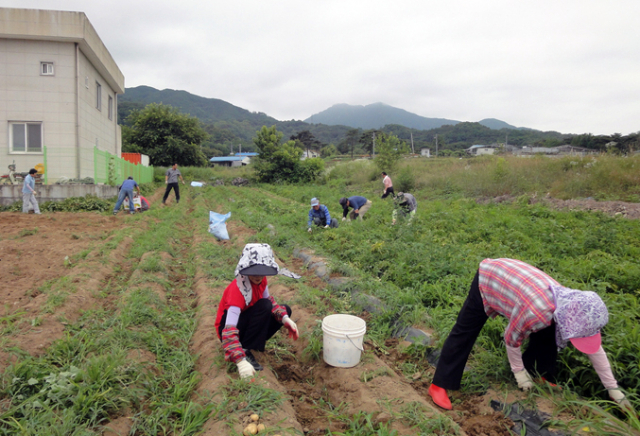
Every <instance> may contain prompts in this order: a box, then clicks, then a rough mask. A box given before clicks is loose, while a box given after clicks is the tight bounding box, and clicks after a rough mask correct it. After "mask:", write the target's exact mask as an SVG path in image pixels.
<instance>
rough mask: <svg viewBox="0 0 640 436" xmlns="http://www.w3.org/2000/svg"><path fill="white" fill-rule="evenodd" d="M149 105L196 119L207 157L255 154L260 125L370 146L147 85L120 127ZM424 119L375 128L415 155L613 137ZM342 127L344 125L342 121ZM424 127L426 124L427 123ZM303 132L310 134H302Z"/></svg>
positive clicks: (128, 105)
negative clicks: (425, 150)
mask: <svg viewBox="0 0 640 436" xmlns="http://www.w3.org/2000/svg"><path fill="white" fill-rule="evenodd" d="M149 103H163V104H167V105H170V106H173V107H175V108H177V109H178V110H179V111H180V112H183V113H186V114H190V115H191V116H194V117H197V118H198V119H200V120H201V121H202V123H203V126H204V129H205V130H206V131H207V133H208V134H209V135H210V138H209V140H207V142H206V143H205V144H203V150H204V151H205V153H206V154H207V155H208V156H209V157H211V156H221V155H227V154H229V153H230V152H237V151H238V149H239V147H240V146H242V150H243V151H253V150H254V144H253V138H254V137H255V136H256V132H257V131H258V130H260V128H262V126H273V125H275V126H276V128H277V129H278V131H280V132H282V133H283V137H284V140H288V139H289V138H291V137H292V136H294V135H295V136H296V137H300V136H302V137H305V138H309V140H310V141H311V144H315V145H312V146H311V148H314V149H320V148H322V147H324V146H326V145H329V144H333V145H335V146H336V148H337V149H338V151H339V152H342V153H345V152H347V150H349V149H350V147H349V144H351V145H354V144H355V148H356V150H357V149H361V150H360V151H362V152H365V150H366V144H367V141H369V142H370V140H369V138H371V133H372V129H363V128H357V127H356V128H354V127H349V126H348V125H327V124H321V123H319V122H318V120H317V119H316V117H315V116H314V117H313V118H310V119H309V120H310V121H313V123H307V122H305V121H295V120H291V121H278V120H276V119H275V118H273V117H270V116H268V115H267V114H264V113H262V112H250V111H248V110H246V109H242V108H240V107H237V106H234V105H232V104H231V103H228V102H226V101H223V100H220V99H215V98H205V97H200V96H197V95H194V94H191V93H189V92H186V91H176V90H172V89H164V90H158V89H155V88H151V87H149V86H138V87H135V88H126V90H125V93H124V95H121V96H119V97H118V122H119V123H120V124H125V125H126V117H127V115H128V114H129V113H130V112H131V111H132V110H134V109H143V108H144V107H145V106H146V105H147V104H149ZM338 106H340V105H338ZM370 106H372V105H370ZM373 106H375V105H373ZM378 106H379V107H378V109H385V108H391V106H387V105H382V104H378ZM334 107H335V106H334ZM391 109H394V110H395V111H396V112H397V113H400V112H402V113H404V114H405V115H407V116H413V117H414V120H417V119H418V118H424V117H419V116H418V115H415V114H411V113H409V112H407V111H403V110H402V109H397V108H391ZM416 117H417V118H416ZM424 120H432V122H435V123H436V124H437V123H441V124H440V125H439V126H438V127H436V128H430V129H425V128H422V129H420V128H418V127H411V124H410V123H408V122H407V124H410V126H409V127H407V126H406V125H405V124H402V123H399V122H398V123H392V122H391V121H390V120H387V121H386V124H385V125H384V126H383V127H382V128H376V129H379V130H381V131H383V132H386V133H393V134H395V135H396V136H398V137H399V138H400V139H402V140H404V141H406V142H407V143H410V141H411V138H413V142H414V146H415V150H416V151H419V149H420V148H422V147H427V148H430V149H432V150H434V151H435V141H436V135H437V138H438V148H439V150H440V151H441V152H442V151H445V150H451V151H459V150H463V149H465V148H468V147H470V146H471V145H474V144H493V143H496V142H498V143H500V142H506V143H509V144H512V145H520V146H522V145H536V146H553V145H559V144H562V143H574V145H579V146H584V147H588V148H602V147H604V145H603V144H606V143H607V142H609V141H611V140H612V138H611V137H593V136H592V135H578V136H577V137H574V136H575V135H562V134H560V133H558V132H540V131H538V130H532V129H526V128H514V127H513V126H511V125H509V124H507V123H505V122H504V121H500V120H496V119H492V118H488V119H484V120H482V121H480V122H477V123H469V122H459V121H454V120H445V119H441V118H440V119H438V118H424ZM344 122H345V124H346V122H347V120H346V118H345V121H344ZM363 125H364V124H363ZM424 127H427V125H426V124H425V125H424ZM305 131H307V132H309V133H310V134H311V135H308V134H306V133H303V135H300V133H301V132H305ZM623 139H624V138H623ZM613 140H616V138H613Z"/></svg>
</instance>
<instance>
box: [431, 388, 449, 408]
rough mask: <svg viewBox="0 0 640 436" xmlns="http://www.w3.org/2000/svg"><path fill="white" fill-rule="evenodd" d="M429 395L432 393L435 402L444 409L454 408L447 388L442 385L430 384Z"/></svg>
mask: <svg viewBox="0 0 640 436" xmlns="http://www.w3.org/2000/svg"><path fill="white" fill-rule="evenodd" d="M429 395H431V398H432V399H433V402H434V403H436V404H437V405H438V406H440V407H442V408H443V409H447V410H451V409H453V407H452V406H451V400H449V396H448V395H447V390H446V389H444V388H441V387H440V386H436V385H434V384H433V383H432V384H431V386H429Z"/></svg>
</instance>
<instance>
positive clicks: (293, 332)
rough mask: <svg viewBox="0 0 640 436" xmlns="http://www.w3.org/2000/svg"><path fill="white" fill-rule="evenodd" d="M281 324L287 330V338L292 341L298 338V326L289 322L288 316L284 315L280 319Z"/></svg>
mask: <svg viewBox="0 0 640 436" xmlns="http://www.w3.org/2000/svg"><path fill="white" fill-rule="evenodd" d="M282 324H284V326H285V327H286V328H287V330H289V337H290V338H292V339H293V340H294V341H295V340H297V339H298V338H299V337H300V334H299V333H298V326H297V325H296V323H295V322H293V321H292V320H291V318H289V315H285V316H284V317H283V318H282Z"/></svg>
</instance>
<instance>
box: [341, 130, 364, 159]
mask: <svg viewBox="0 0 640 436" xmlns="http://www.w3.org/2000/svg"><path fill="white" fill-rule="evenodd" d="M359 141H360V129H349V130H348V131H347V134H346V135H345V136H344V139H343V140H342V141H340V142H339V143H338V151H339V152H340V153H342V154H351V157H352V158H353V154H354V150H355V148H356V147H357V146H358V144H359Z"/></svg>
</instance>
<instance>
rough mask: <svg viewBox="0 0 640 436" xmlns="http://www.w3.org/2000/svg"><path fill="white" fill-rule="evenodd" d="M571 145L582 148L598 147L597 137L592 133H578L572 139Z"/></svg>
mask: <svg viewBox="0 0 640 436" xmlns="http://www.w3.org/2000/svg"><path fill="white" fill-rule="evenodd" d="M571 145H573V146H574V147H582V148H596V147H595V139H594V137H593V135H592V134H591V133H586V134H584V135H576V136H574V137H573V138H572V139H571Z"/></svg>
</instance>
